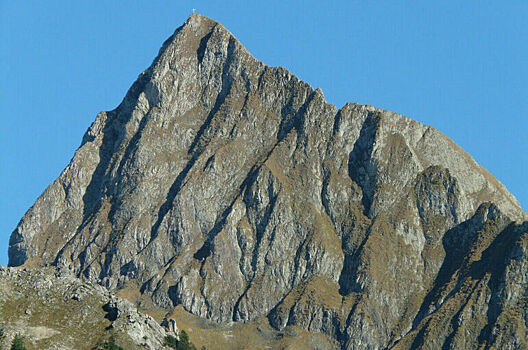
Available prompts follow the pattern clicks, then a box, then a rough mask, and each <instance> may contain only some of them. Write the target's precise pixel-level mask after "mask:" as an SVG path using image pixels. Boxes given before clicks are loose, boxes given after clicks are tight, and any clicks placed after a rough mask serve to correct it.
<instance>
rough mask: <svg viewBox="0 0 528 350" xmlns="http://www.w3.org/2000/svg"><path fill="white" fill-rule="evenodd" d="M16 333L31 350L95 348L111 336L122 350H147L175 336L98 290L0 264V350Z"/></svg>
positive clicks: (49, 271)
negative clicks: (167, 337) (123, 349)
mask: <svg viewBox="0 0 528 350" xmlns="http://www.w3.org/2000/svg"><path fill="white" fill-rule="evenodd" d="M176 330H177V329H176ZM15 335H19V336H21V337H23V338H24V339H25V343H26V346H31V347H30V349H95V348H96V345H97V343H99V342H103V341H105V340H106V341H107V340H108V339H109V338H110V337H111V336H115V338H116V339H117V341H116V342H117V344H119V345H121V346H123V347H124V348H126V349H152V350H154V349H155V350H159V349H164V348H165V347H164V339H165V336H167V335H172V336H176V334H174V333H173V332H165V330H164V329H163V328H162V327H161V326H160V325H159V324H158V323H157V322H156V321H155V320H154V319H152V317H150V316H147V315H144V314H142V313H139V312H138V311H137V309H136V308H135V307H134V306H133V305H132V304H130V303H129V302H127V301H125V300H123V299H120V298H117V297H113V296H111V295H110V293H109V292H108V291H107V290H106V289H105V288H103V287H101V286H98V285H93V284H91V283H89V282H82V281H80V280H79V279H77V278H75V277H74V276H72V275H70V274H68V273H60V272H58V271H57V270H55V269H53V268H49V267H48V268H33V269H29V270H26V269H24V270H21V269H17V268H5V267H3V266H0V347H1V348H2V349H9V348H11V342H12V339H13V338H14V337H15ZM167 349H168V348H167Z"/></svg>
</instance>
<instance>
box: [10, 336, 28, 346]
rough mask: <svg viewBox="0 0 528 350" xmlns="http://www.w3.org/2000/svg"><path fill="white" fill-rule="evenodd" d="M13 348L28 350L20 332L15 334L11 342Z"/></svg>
mask: <svg viewBox="0 0 528 350" xmlns="http://www.w3.org/2000/svg"><path fill="white" fill-rule="evenodd" d="M11 350H27V348H26V346H25V345H24V338H23V337H22V336H21V335H20V334H17V335H15V338H14V339H13V342H12V343H11Z"/></svg>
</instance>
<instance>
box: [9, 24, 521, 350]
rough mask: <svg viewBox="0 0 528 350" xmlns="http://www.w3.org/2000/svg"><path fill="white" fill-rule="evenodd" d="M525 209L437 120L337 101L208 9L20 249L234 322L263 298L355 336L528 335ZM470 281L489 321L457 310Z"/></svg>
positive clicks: (334, 333) (39, 215)
mask: <svg viewBox="0 0 528 350" xmlns="http://www.w3.org/2000/svg"><path fill="white" fill-rule="evenodd" d="M526 219H527V215H526V213H525V212H524V211H523V210H522V209H521V208H520V206H519V204H518V202H517V201H516V200H515V198H514V197H513V196H512V195H511V194H510V193H508V192H507V190H506V189H505V188H504V186H503V185H502V184H500V183H499V182H498V181H497V180H496V179H495V178H494V177H493V176H491V175H490V174H489V173H488V172H487V171H486V170H484V169H483V168H482V167H480V166H479V165H478V164H477V163H476V162H475V161H474V160H473V159H472V158H471V157H470V156H469V155H468V154H467V153H466V152H464V151H463V150H462V149H460V148H459V147H458V146H457V145H455V144H454V143H453V142H452V141H451V140H450V139H448V138H447V137H446V136H444V135H443V134H441V133H440V132H439V131H437V130H435V129H433V128H431V127H429V126H426V125H423V124H420V123H418V122H416V121H413V120H411V119H409V118H406V117H404V116H401V115H398V114H395V113H392V112H389V111H385V110H381V109H378V108H374V107H371V106H363V105H357V104H347V105H345V106H344V107H343V108H341V109H339V110H338V109H337V108H336V107H335V106H333V105H331V104H328V103H327V102H326V101H325V99H324V96H323V93H322V92H321V90H319V89H317V90H314V89H313V88H312V87H311V86H309V85H308V84H306V83H304V82H302V81H300V80H299V79H297V78H296V77H295V76H293V75H292V74H291V73H290V72H288V71H287V70H285V69H283V68H280V67H268V66H266V65H265V64H263V63H261V62H259V61H257V60H256V59H255V58H253V57H252V56H251V55H250V54H249V53H248V52H247V50H246V49H245V48H244V47H243V46H242V45H241V44H240V42H239V41H238V40H237V39H236V38H234V37H233V36H232V35H231V34H230V33H229V32H228V31H227V30H226V29H225V28H224V27H223V26H222V25H221V24H219V23H216V22H214V21H213V20H211V19H208V18H206V17H203V16H201V15H198V14H195V15H192V16H191V17H190V18H189V19H188V20H187V21H186V22H185V24H184V25H183V26H182V27H180V28H178V29H177V30H176V32H175V33H174V34H173V35H172V36H171V37H170V38H169V39H168V40H167V41H166V42H165V43H164V44H163V46H162V48H161V50H160V52H159V54H158V57H157V58H156V59H155V60H154V62H153V64H152V65H151V67H150V68H148V69H147V70H145V71H144V72H143V73H142V74H141V75H140V76H139V77H138V79H137V81H136V82H135V83H134V84H133V86H132V87H131V89H130V90H129V91H128V93H127V95H126V96H125V98H124V100H123V102H122V103H121V104H120V105H119V106H118V107H117V108H116V109H115V110H113V111H108V112H101V113H100V114H99V115H98V116H97V118H96V120H95V121H94V123H93V124H92V126H91V127H90V128H89V129H88V131H87V132H86V134H85V136H84V138H83V141H82V144H81V146H80V148H79V149H78V150H77V151H76V153H75V156H74V157H73V159H72V161H71V163H70V164H69V165H68V167H67V168H66V169H65V170H64V171H63V172H62V174H61V175H60V177H59V178H58V179H57V180H56V181H55V182H54V183H52V184H51V185H50V186H49V187H48V188H47V189H46V191H45V192H44V193H43V194H42V195H41V197H40V198H39V199H38V200H37V202H36V203H35V205H34V206H33V207H32V208H31V209H30V210H29V211H28V212H27V213H26V215H25V216H24V217H23V218H22V220H21V222H20V224H19V225H18V227H17V228H16V229H15V231H14V232H13V234H12V236H11V240H10V247H9V258H10V264H11V265H21V264H24V263H25V264H27V265H30V264H37V265H46V264H53V265H56V266H57V267H58V268H60V269H64V270H69V271H71V272H73V273H74V274H76V275H78V276H81V277H83V278H85V279H87V280H89V281H93V282H97V283H100V284H102V285H104V286H106V287H107V288H108V289H110V290H111V291H116V290H118V289H120V288H122V287H123V286H124V285H125V284H126V283H130V282H131V281H132V282H134V283H136V284H137V285H139V286H140V288H139V289H140V292H141V293H143V294H144V295H147V296H149V297H151V299H152V300H153V301H154V302H155V303H156V304H157V305H159V306H161V307H164V308H166V309H168V310H170V309H172V308H174V307H175V306H177V305H182V306H183V308H184V309H185V310H187V311H189V312H191V313H193V314H195V315H198V316H200V317H203V318H207V319H209V320H213V321H215V322H218V323H228V322H233V321H235V322H249V321H251V320H255V319H257V318H259V317H262V316H267V317H268V319H269V322H270V323H271V324H272V325H273V326H274V327H275V328H276V329H279V330H281V329H283V328H284V327H286V326H288V325H296V326H299V327H301V328H304V329H306V330H308V331H311V332H322V333H325V334H327V335H329V336H331V337H333V338H334V339H335V340H337V341H338V342H339V343H340V344H341V346H342V347H343V348H348V349H355V348H372V349H376V348H386V347H392V346H395V347H398V346H399V347H406V346H414V347H417V346H418V345H420V346H429V345H427V344H432V345H430V346H431V347H434V346H436V345H438V344H441V346H452V344H462V343H459V342H463V343H464V344H472V345H475V344H480V345H482V344H509V345H511V346H518V344H517V343H515V342H514V339H515V338H514V337H515V334H520V333H519V332H521V333H522V332H525V330H526V326H525V325H523V324H521V323H520V322H517V323H516V325H515V326H514V325H513V324H512V322H514V321H513V319H511V318H509V317H510V316H507V315H510V314H511V313H513V312H514V311H512V310H526V307H525V308H524V309H522V307H523V305H525V303H526V300H525V299H523V298H524V297H522V295H524V294H525V293H526V292H525V291H526V288H525V285H524V284H523V283H525V282H523V281H525V280H522V279H520V275H519V274H522V273H523V272H522V271H523V270H522V268H521V266H525V265H526V259H527V255H526V251H525V250H523V249H524V248H522V247H525V246H523V244H524V243H522V242H521V241H522V239H524V238H522V237H524V236H523V235H524V234H525V232H526V230H525V225H526V224H524V225H523V224H521V223H522V221H523V220H526ZM523 232H524V233H523ZM504 237H507V239H506V238H504ZM519 240H521V241H519ZM497 247H500V249H503V251H504V252H507V254H506V255H507V256H510V255H511V254H513V253H512V252H515V253H514V254H515V255H511V258H510V260H508V259H506V258H505V256H503V255H500V254H499V253H497V252H492V251H493V250H494V249H499V248H497ZM487 249H491V250H490V251H489V250H487ZM484 252H488V253H486V254H484ZM508 254H510V255H508ZM503 257H504V259H506V260H501V259H502V258H503ZM471 259H474V260H471ZM483 259H484V260H483ZM477 261H480V263H479V264H480V265H478V270H479V271H481V273H479V274H476V275H475V274H474V273H473V272H471V271H473V270H472V269H475V268H476V267H473V268H472V266H477V265H473V263H476V262H477ZM512 264H513V265H512ZM500 276H503V277H500ZM472 283H475V285H477V284H478V285H479V286H480V287H479V288H480V289H476V287H475V288H473V289H471V288H470V286H474V285H473V284H472ZM464 286H465V287H464ZM461 288H462V289H461ZM468 288H469V290H468ZM523 288H524V289H523ZM477 291H478V292H477ZM474 293H476V294H474ZM508 293H509V294H508ZM523 293H524V294H523ZM477 294H478V295H479V297H478V298H481V299H478V298H477ZM505 295H516V297H515V300H513V299H512V300H511V303H506V301H505V300H506V299H505ZM493 296H494V297H493ZM468 298H477V299H478V300H479V301H478V302H475V303H474V304H472V305H473V306H472V307H473V308H474V309H472V311H471V312H473V313H475V314H476V313H478V312H483V313H484V314H485V315H487V316H486V317H484V318H482V321H481V322H480V323H478V322H473V323H472V324H471V325H469V324H468V323H464V322H462V321H459V318H460V316H461V315H462V314H463V311H464V310H466V308H467V307H468V306H467V303H465V302H462V303H461V300H469V299H468ZM450 300H453V301H451V302H450ZM508 300H509V299H508ZM448 305H451V306H449V307H450V308H449V310H450V311H447V309H446V308H447V307H448ZM455 305H456V306H455ZM457 306H459V309H456V307H457ZM490 308H491V309H493V310H492V311H489V312H488V309H489V310H491V309H490ZM455 311H456V312H455ZM459 311H460V312H459ZM467 312H469V311H467ZM519 312H520V315H524V316H519V317H520V318H519V319H521V318H522V317H526V311H519ZM523 312H524V314H523ZM501 315H503V316H501ZM464 317H465V320H470V317H468V316H467V315H466V316H464ZM501 317H502V318H501ZM512 317H513V316H512ZM468 322H469V321H468ZM501 322H502V323H501ZM438 325H443V326H442V329H441V331H442V332H444V333H442V334H440V333H441V332H437V333H435V332H432V331H430V330H431V329H434V330H436V331H440V330H439V329H438ZM446 325H447V326H446ZM494 327H506V328H508V327H509V328H508V331H507V332H502V331H500V330H499V331H496V329H499V328H494ZM469 330H471V332H470V335H467V334H466V335H464V339H459V338H457V334H463V333H464V332H466V331H467V332H469ZM473 330H474V332H473ZM467 332H466V333H467ZM430 334H431V335H430ZM429 339H430V340H429ZM453 346H454V345H453ZM504 346H506V345H504Z"/></svg>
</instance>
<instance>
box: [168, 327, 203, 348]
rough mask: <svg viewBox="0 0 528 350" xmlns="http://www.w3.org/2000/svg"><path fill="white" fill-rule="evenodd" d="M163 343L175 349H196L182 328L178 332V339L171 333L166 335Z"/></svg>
mask: <svg viewBox="0 0 528 350" xmlns="http://www.w3.org/2000/svg"><path fill="white" fill-rule="evenodd" d="M165 345H167V346H168V347H170V348H172V349H176V350H196V347H195V346H194V344H193V343H191V341H190V340H189V335H188V334H187V332H185V331H184V330H182V331H181V332H180V340H178V339H176V338H174V337H173V336H172V335H168V336H166V337H165Z"/></svg>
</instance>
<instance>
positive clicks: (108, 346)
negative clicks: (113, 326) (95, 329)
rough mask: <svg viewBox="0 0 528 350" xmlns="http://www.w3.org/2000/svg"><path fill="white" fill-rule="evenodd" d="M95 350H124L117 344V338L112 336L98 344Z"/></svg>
mask: <svg viewBox="0 0 528 350" xmlns="http://www.w3.org/2000/svg"><path fill="white" fill-rule="evenodd" d="M94 350H123V348H122V347H120V346H119V345H117V344H116V341H115V337H114V336H113V335H112V336H110V339H108V340H107V341H103V342H100V343H98V344H97V345H96V346H95V348H94Z"/></svg>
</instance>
